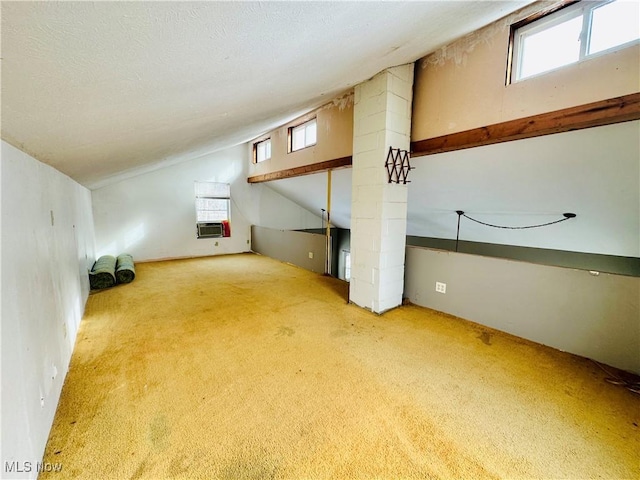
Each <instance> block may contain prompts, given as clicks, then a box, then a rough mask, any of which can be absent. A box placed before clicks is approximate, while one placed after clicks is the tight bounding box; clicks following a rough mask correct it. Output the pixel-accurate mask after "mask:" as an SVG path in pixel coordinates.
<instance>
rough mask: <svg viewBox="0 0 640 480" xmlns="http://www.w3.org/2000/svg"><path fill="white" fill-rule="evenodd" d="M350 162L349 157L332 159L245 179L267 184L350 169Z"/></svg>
mask: <svg viewBox="0 0 640 480" xmlns="http://www.w3.org/2000/svg"><path fill="white" fill-rule="evenodd" d="M351 162H352V157H351V156H349V157H342V158H334V159H333V160H327V161H325V162H320V163H312V164H311V165H304V166H302V167H294V168H287V169H286V170H279V171H277V172H272V173H265V174H264V175H254V176H253V177H249V178H247V182H249V183H261V182H269V181H271V180H282V179H283V178H292V177H299V176H301V175H310V174H312V173H317V172H323V171H326V170H333V169H334V168H342V167H350V166H351Z"/></svg>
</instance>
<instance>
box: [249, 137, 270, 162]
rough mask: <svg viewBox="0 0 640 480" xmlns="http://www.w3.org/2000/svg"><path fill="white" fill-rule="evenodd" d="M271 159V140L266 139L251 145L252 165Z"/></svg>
mask: <svg viewBox="0 0 640 480" xmlns="http://www.w3.org/2000/svg"><path fill="white" fill-rule="evenodd" d="M270 158H271V139H270V138H267V139H266V140H262V141H260V142H256V143H254V144H253V163H258V162H264V161H265V160H269V159H270Z"/></svg>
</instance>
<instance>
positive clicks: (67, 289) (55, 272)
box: [0, 141, 95, 478]
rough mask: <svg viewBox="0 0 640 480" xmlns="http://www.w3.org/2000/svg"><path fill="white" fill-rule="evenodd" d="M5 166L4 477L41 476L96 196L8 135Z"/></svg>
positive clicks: (82, 297) (84, 283)
mask: <svg viewBox="0 0 640 480" xmlns="http://www.w3.org/2000/svg"><path fill="white" fill-rule="evenodd" d="M1 166H2V167H1V175H2V182H1V185H2V196H1V198H2V287H1V290H2V355H1V358H2V444H1V445H2V464H1V468H0V471H1V472H2V473H0V476H5V478H21V477H24V478H35V477H36V472H35V465H36V462H38V461H41V459H42V454H43V452H44V447H45V444H46V441H47V438H48V436H49V430H50V428H51V424H52V422H53V417H54V414H55V411H56V407H57V405H58V400H59V398H60V392H61V390H62V384H63V381H64V378H65V375H66V373H67V370H68V365H69V361H70V359H71V353H72V350H73V346H74V343H75V339H76V332H77V330H78V326H79V324H80V320H81V318H82V314H83V311H84V306H85V303H86V300H87V297H88V294H89V279H88V276H87V272H88V270H89V269H90V268H91V266H92V265H93V262H94V260H95V256H94V233H93V219H92V212H91V194H90V192H89V190H87V189H86V188H84V187H82V186H81V185H79V184H78V183H76V182H74V181H73V180H71V179H70V178H68V177H66V176H65V175H63V174H61V173H60V172H58V171H57V170H54V169H53V168H51V167H49V166H47V165H45V164H43V163H40V162H38V161H37V160H35V159H33V158H31V157H30V156H29V155H27V154H25V153H23V152H21V151H20V150H17V149H16V148H14V147H12V146H11V145H9V144H7V143H5V142H4V141H3V142H2V164H1ZM52 218H53V225H52ZM5 462H10V463H11V462H19V467H20V469H21V470H27V469H28V468H27V467H28V464H25V462H31V466H32V470H33V471H31V472H25V473H24V474H22V475H20V474H17V473H15V471H14V472H13V473H8V472H6V471H5Z"/></svg>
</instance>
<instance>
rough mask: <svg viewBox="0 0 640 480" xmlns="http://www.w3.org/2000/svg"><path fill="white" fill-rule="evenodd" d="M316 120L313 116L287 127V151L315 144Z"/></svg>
mask: <svg viewBox="0 0 640 480" xmlns="http://www.w3.org/2000/svg"><path fill="white" fill-rule="evenodd" d="M316 128H317V122H316V119H315V118H313V119H311V120H309V121H308V122H305V123H303V124H300V125H298V126H296V127H290V128H289V152H295V151H296V150H302V149H303V148H307V147H311V146H313V145H315V144H316Z"/></svg>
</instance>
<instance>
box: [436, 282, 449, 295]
mask: <svg viewBox="0 0 640 480" xmlns="http://www.w3.org/2000/svg"><path fill="white" fill-rule="evenodd" d="M436 292H438V293H447V284H446V283H442V282H436Z"/></svg>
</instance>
